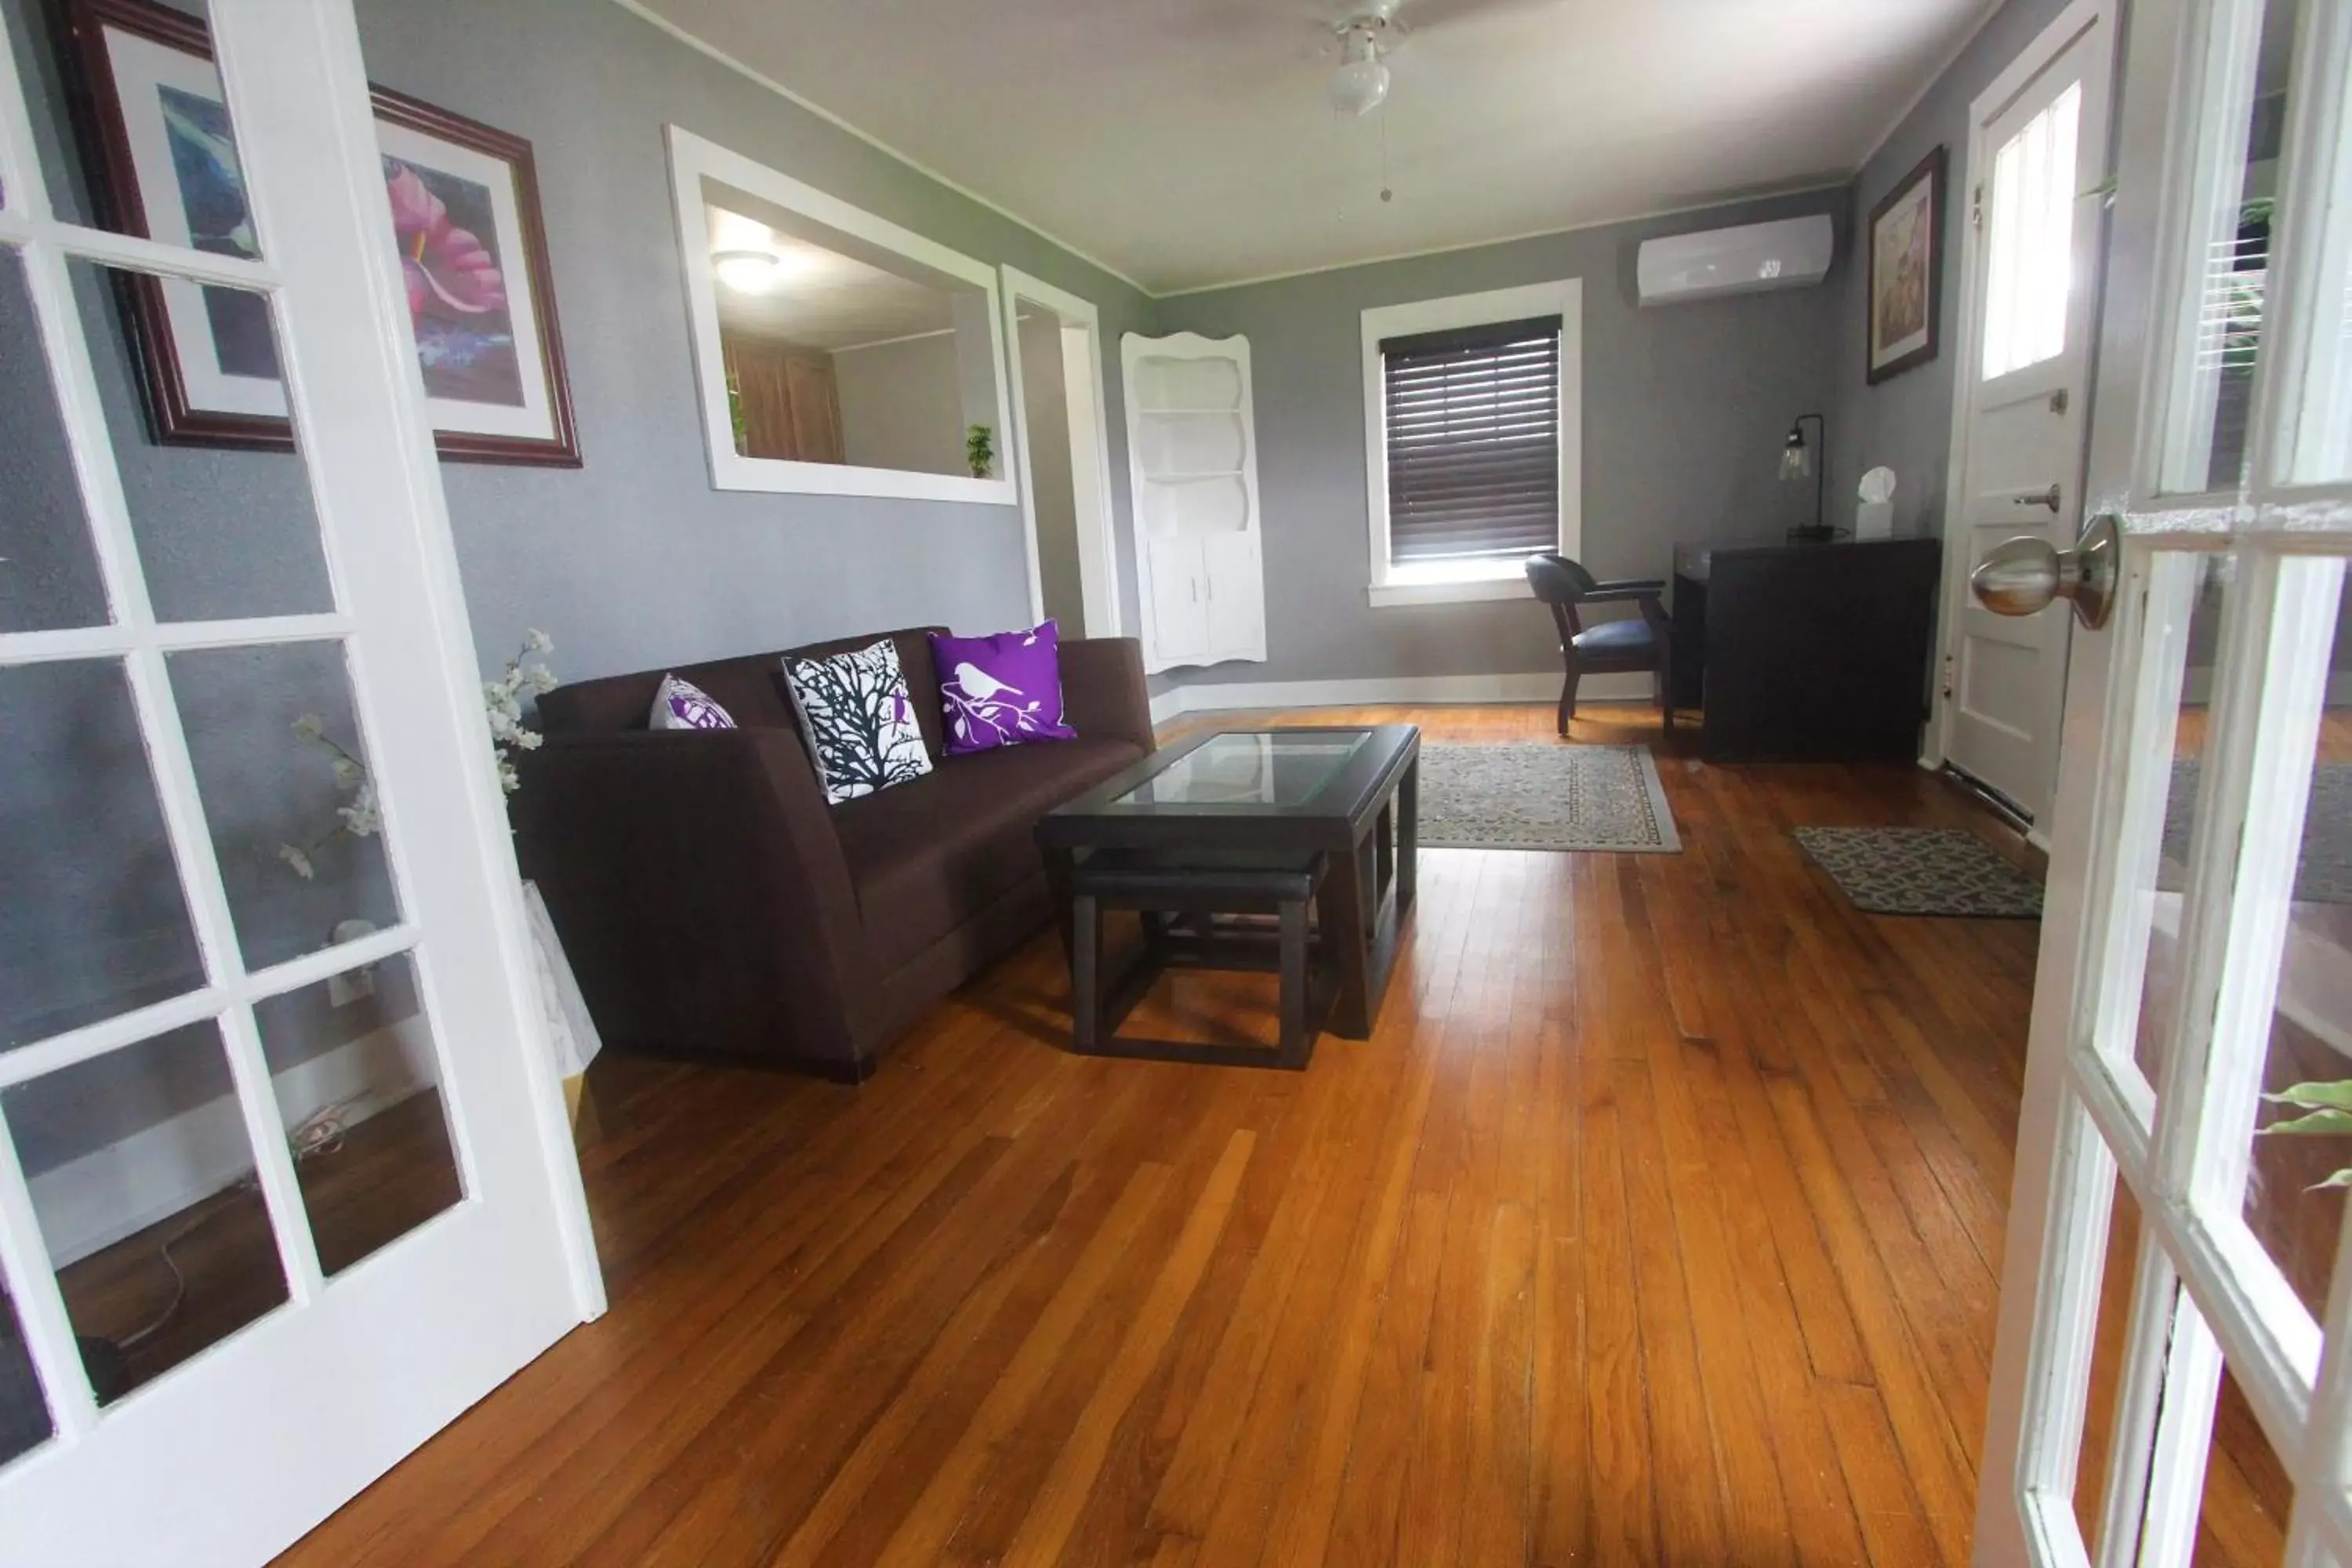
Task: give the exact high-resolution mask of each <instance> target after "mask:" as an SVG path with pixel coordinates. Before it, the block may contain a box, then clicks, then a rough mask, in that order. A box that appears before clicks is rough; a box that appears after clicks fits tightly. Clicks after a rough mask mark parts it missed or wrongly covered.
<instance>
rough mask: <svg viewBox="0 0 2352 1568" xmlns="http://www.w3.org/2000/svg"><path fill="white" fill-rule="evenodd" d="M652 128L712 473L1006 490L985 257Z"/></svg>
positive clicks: (996, 338)
mask: <svg viewBox="0 0 2352 1568" xmlns="http://www.w3.org/2000/svg"><path fill="white" fill-rule="evenodd" d="M665 129H666V133H667V137H668V142H669V156H670V192H671V197H672V200H673V203H674V205H675V207H676V210H677V237H678V252H679V258H680V260H681V262H682V263H683V265H684V268H685V273H686V292H687V310H688V331H689V333H690V335H691V338H692V341H693V345H694V377H695V389H696V394H697V395H698V398H699V400H700V405H701V414H702V431H703V444H704V447H705V449H706V450H707V451H708V453H709V459H710V482H711V484H712V485H713V486H715V487H716V488H718V489H722V490H766V491H777V492H788V493H795V492H796V493H802V494H814V495H856V496H884V497H891V498H895V499H898V500H947V501H979V502H984V503H992V504H996V505H1002V506H1013V505H1017V504H1018V503H1019V500H1020V498H1019V495H1018V493H1017V491H1016V489H1015V488H1014V482H1013V480H1014V475H1013V462H1014V457H1013V451H1014V443H1013V438H1012V435H1013V431H1012V422H1011V421H1010V420H1009V419H1008V418H1007V417H1006V416H1005V411H1006V410H1008V409H1010V408H1011V407H1012V396H1011V395H1010V393H1009V391H1008V383H1007V380H1006V373H1005V349H1004V340H1003V327H1002V319H1001V318H1002V311H1001V307H1000V302H999V294H998V288H997V279H996V272H995V269H994V268H992V267H989V266H987V265H986V264H984V263H982V262H979V261H975V260H973V259H972V258H971V257H968V256H965V255H963V254H962V253H961V252H960V251H956V250H951V249H950V248H948V247H946V246H944V245H941V244H940V243H939V242H937V241H936V240H932V239H929V238H926V237H923V236H922V235H919V234H917V233H915V232H914V231H912V230H911V229H907V228H902V227H900V226H898V225H897V224H894V223H891V222H890V221H888V220H887V219H886V218H880V217H877V216H874V215H873V214H872V213H869V212H866V211H865V210H864V209H863V208H860V207H856V206H853V205H850V204H849V203H847V202H845V201H843V200H841V199H840V198H839V197H837V196H833V195H827V194H825V193H824V192H823V191H820V190H818V189H816V188H815V187H814V186H813V185H809V184H804V183H803V182H802V181H799V180H795V179H793V177H792V176H791V175H789V174H780V173H778V172H777V171H776V170H773V169H771V168H769V167H767V166H766V165H765V164H763V163H757V162H754V161H753V160H751V159H750V158H746V157H744V156H742V155H741V154H740V153H730V152H729V151H728V150H727V149H726V148H724V147H721V146H719V145H718V144H717V143H716V142H710V141H708V140H706V139H705V138H703V137H700V136H698V135H696V134H695V133H694V132H690V131H688V130H685V129H684V128H682V127H680V126H677V125H671V126H668V127H666V128H665Z"/></svg>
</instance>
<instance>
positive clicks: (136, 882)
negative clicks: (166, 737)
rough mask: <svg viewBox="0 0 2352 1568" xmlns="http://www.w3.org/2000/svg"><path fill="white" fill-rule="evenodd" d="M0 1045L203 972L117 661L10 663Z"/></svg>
mask: <svg viewBox="0 0 2352 1568" xmlns="http://www.w3.org/2000/svg"><path fill="white" fill-rule="evenodd" d="M0 745H5V748H6V758H7V761H6V765H5V767H0V888H5V889H8V893H7V897H6V898H5V900H0V1050H5V1049H10V1048H13V1047H18V1046H22V1045H26V1044H28V1043H30V1042H32V1041H35V1040H38V1039H41V1038H43V1037H47V1036H50V1035H55V1034H60V1033H63V1032H64V1031H66V1030H68V1029H72V1028H78V1027H79V1026H83V1025H85V1024H90V1023H95V1022H97V1021H98V1020H100V1019H101V1018H108V1017H112V1016H115V1015H116V1014H119V1013H125V1012H129V1011H131V1009H132V1008H135V1007H142V1006H145V1005H149V1004H151V1003H154V1002H161V1001H163V1000H164V999H165V998H167V997H171V996H174V995H178V994H181V993H183V992H185V991H191V990H194V989H195V988H196V987H197V986H198V985H201V984H203V983H204V965H203V963H202V960H201V959H200V957H199V955H198V952H197V949H196V940H195V934H194V928H193V927H192V925H191V924H190V922H189V917H188V910H187V904H186V901H185V900H184V898H183V897H182V895H181V891H180V878H179V872H178V870H177V868H175V866H174V865H173V858H172V849H171V844H170V841H169V839H168V838H167V837H165V833H164V827H163V807H162V805H160V804H159V802H158V800H157V797H156V793H155V782H154V779H153V777H152V774H151V773H149V771H148V765H147V753H146V749H145V744H144V742H142V740H141V738H140V733H139V721H138V716H137V713H136V712H135V710H133V708H132V706H131V689H130V683H129V681H128V679H126V677H125V675H124V672H123V668H122V666H121V663H120V662H119V661H116V660H113V659H75V660H70V661H65V662H59V663H55V664H33V665H18V666H14V667H9V668H0Z"/></svg>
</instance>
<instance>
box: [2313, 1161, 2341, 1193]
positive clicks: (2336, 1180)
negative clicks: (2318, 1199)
mask: <svg viewBox="0 0 2352 1568" xmlns="http://www.w3.org/2000/svg"><path fill="white" fill-rule="evenodd" d="M2329 1187H2352V1165H2347V1166H2345V1167H2344V1169H2342V1170H2340V1171H2338V1172H2336V1173H2335V1174H2334V1175H2332V1176H2330V1177H2328V1178H2327V1179H2326V1181H2324V1182H2314V1183H2312V1184H2311V1185H2309V1186H2307V1187H2305V1188H2304V1189H2303V1190H2304V1191H2305V1192H2306V1193H2317V1192H2324V1191H2326V1189H2327V1188H2329Z"/></svg>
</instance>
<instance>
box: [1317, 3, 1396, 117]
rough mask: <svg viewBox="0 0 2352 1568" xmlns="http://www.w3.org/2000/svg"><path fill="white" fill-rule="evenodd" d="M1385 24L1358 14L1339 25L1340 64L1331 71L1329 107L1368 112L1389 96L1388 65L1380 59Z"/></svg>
mask: <svg viewBox="0 0 2352 1568" xmlns="http://www.w3.org/2000/svg"><path fill="white" fill-rule="evenodd" d="M1387 26H1388V24H1387V23H1386V22H1385V21H1383V20H1381V18H1379V17H1377V16H1359V17H1357V18H1355V19H1354V20H1353V21H1351V22H1349V23H1348V24H1347V25H1346V26H1342V27H1341V28H1340V29H1339V58H1340V60H1341V64H1340V67H1339V69H1338V70H1336V71H1334V72H1332V73H1331V107H1332V108H1333V109H1335V110H1339V112H1340V113H1341V114H1370V112H1371V111H1372V110H1375V109H1378V108H1379V107H1380V106H1381V103H1382V102H1384V101H1386V100H1387V98H1388V96H1389V68H1388V67H1386V66H1384V65H1382V64H1381V32H1382V31H1384V30H1385V29H1386V27H1387Z"/></svg>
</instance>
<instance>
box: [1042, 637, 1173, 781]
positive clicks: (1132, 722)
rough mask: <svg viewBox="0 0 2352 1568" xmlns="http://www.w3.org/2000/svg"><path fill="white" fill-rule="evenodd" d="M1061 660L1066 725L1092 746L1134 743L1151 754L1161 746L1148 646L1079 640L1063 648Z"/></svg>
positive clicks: (1099, 639) (1115, 639)
mask: <svg viewBox="0 0 2352 1568" xmlns="http://www.w3.org/2000/svg"><path fill="white" fill-rule="evenodd" d="M1061 658H1062V720H1063V722H1065V723H1066V724H1068V725H1069V726H1070V728H1072V729H1073V730H1076V731H1077V732H1078V733H1079V734H1080V735H1082V736H1084V737H1086V738H1087V740H1090V741H1097V740H1102V741H1130V742H1134V743H1135V744H1136V745H1138V746H1140V747H1142V748H1143V750H1144V752H1146V753H1149V752H1152V751H1153V750H1155V749H1156V748H1157V747H1158V745H1159V742H1158V741H1157V740H1156V739H1155V738H1154V736H1153V735H1152V732H1151V689H1150V687H1149V686H1148V685H1146V684H1145V682H1144V679H1143V644H1142V643H1140V642H1139V641H1137V640H1136V639H1135V638H1133V637H1078V638H1076V639H1074V640H1072V641H1069V642H1066V643H1064V644H1063V645H1062V647H1061Z"/></svg>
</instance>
